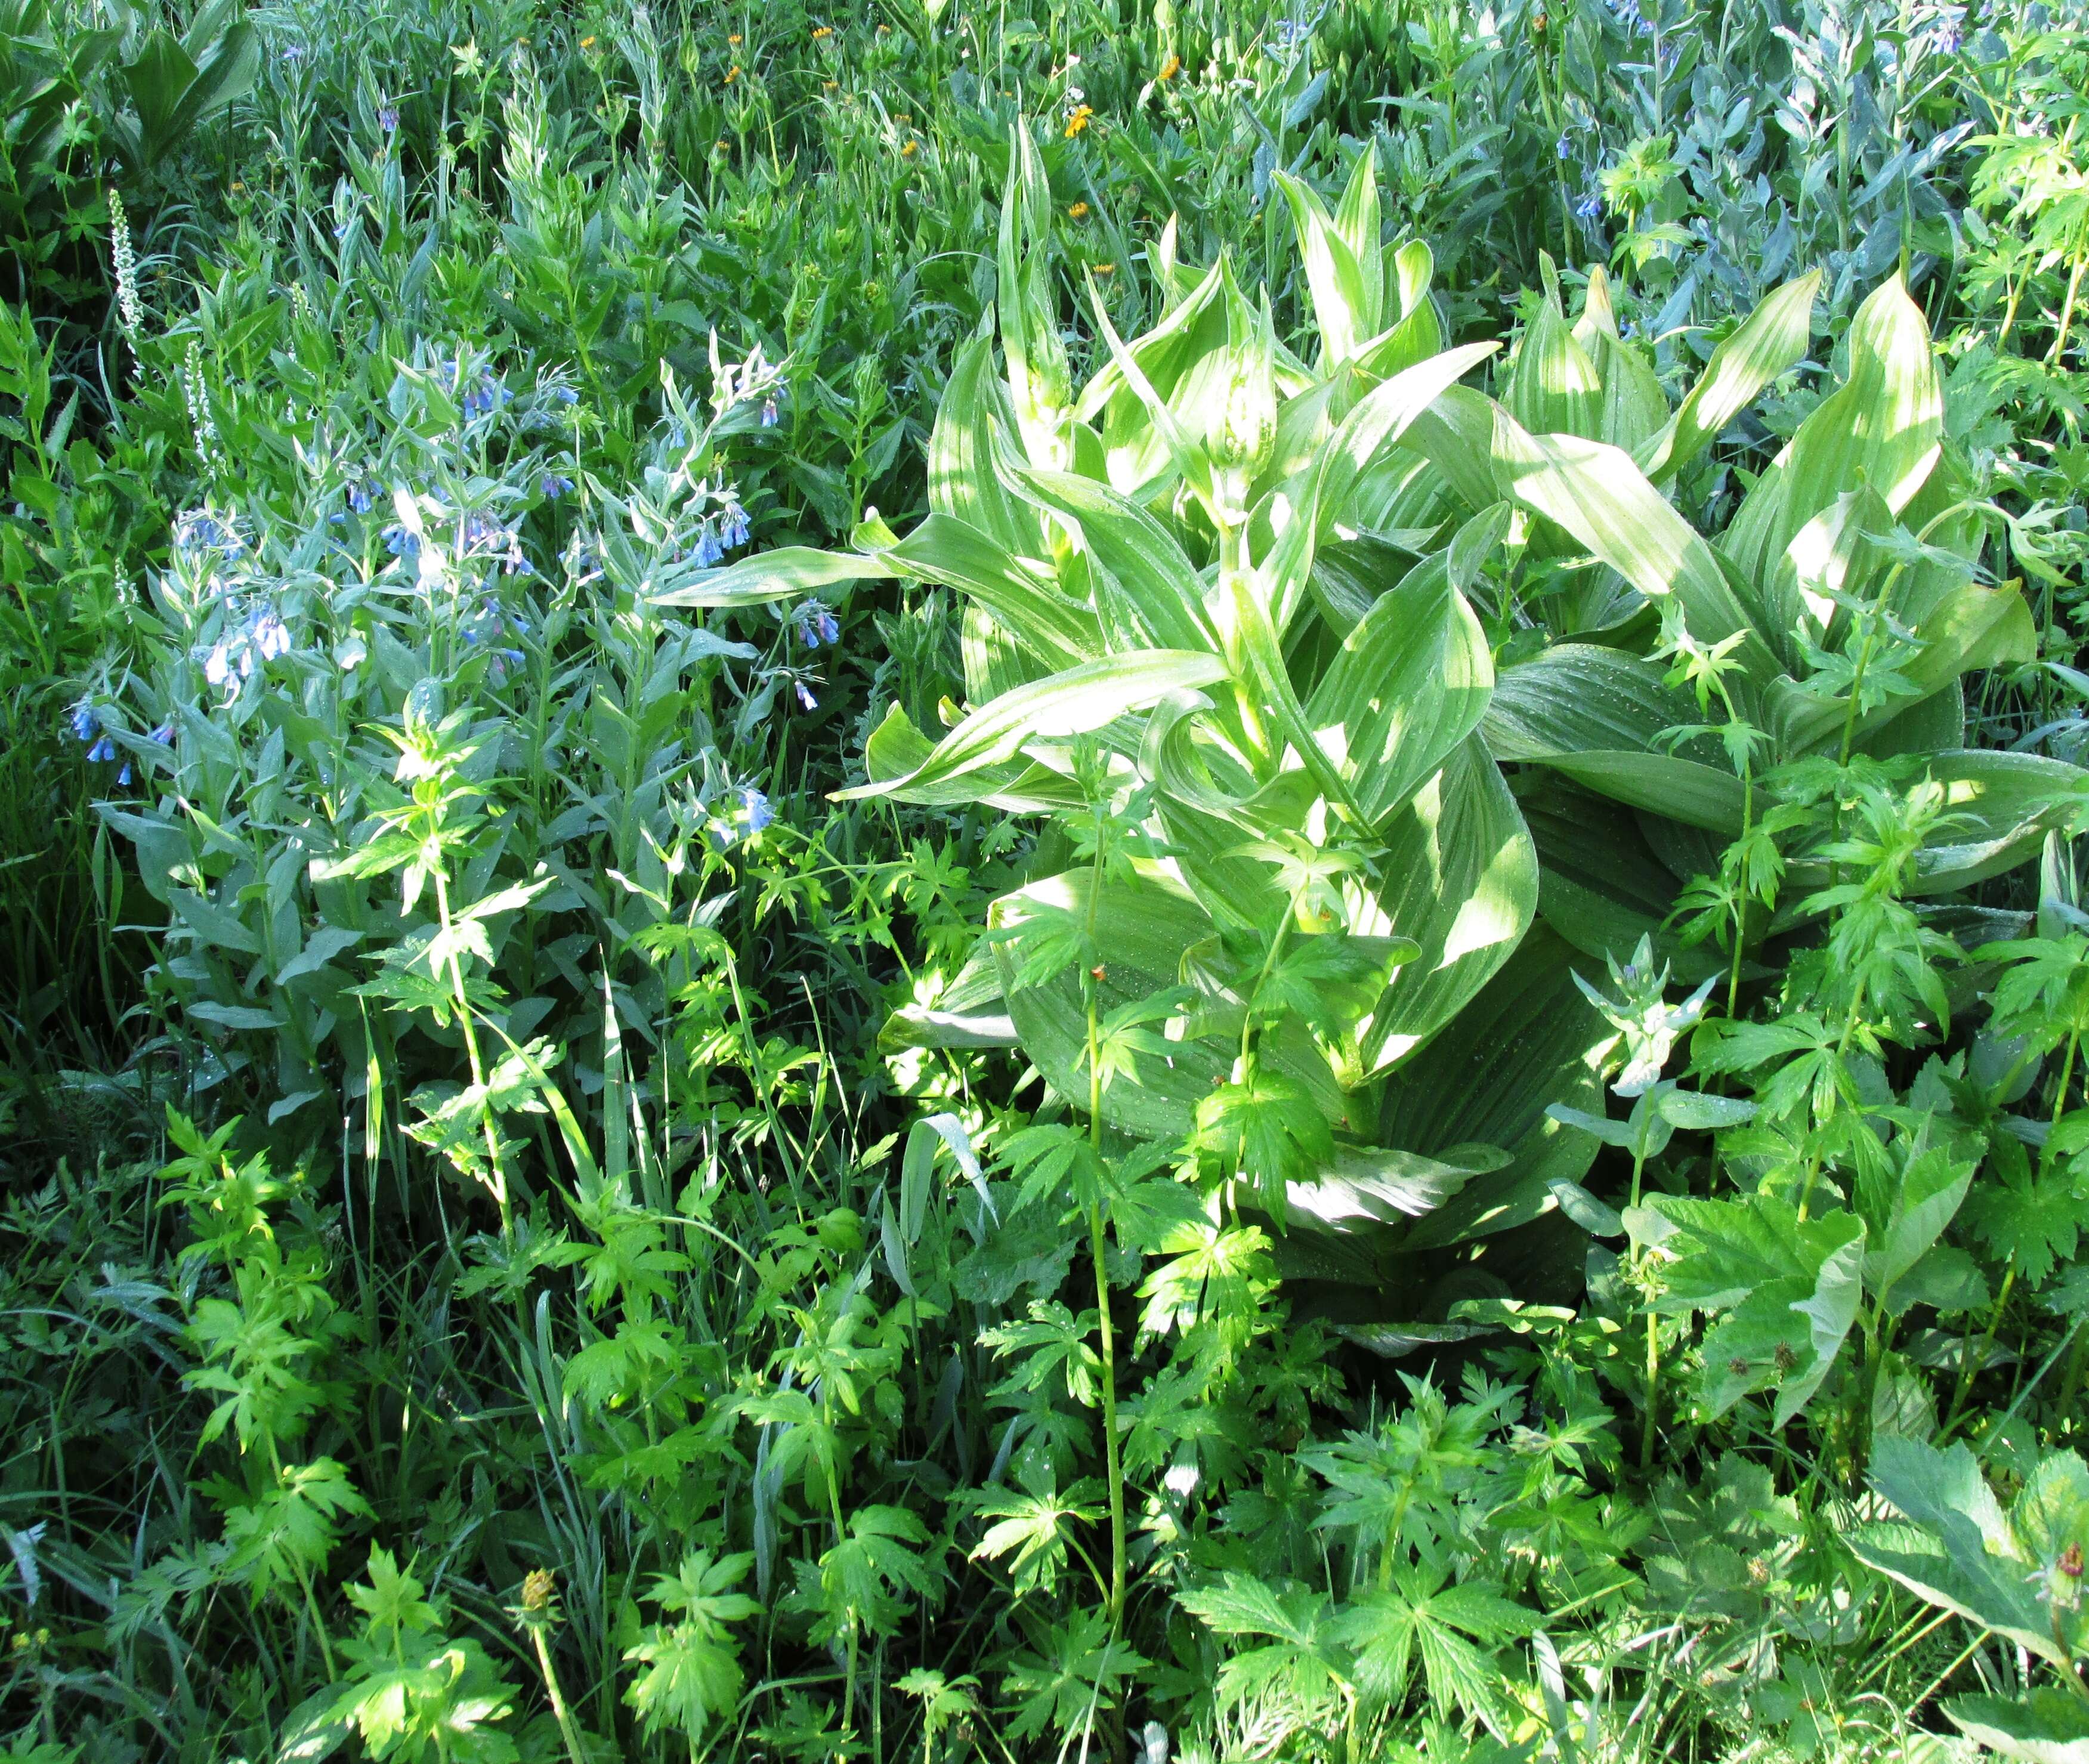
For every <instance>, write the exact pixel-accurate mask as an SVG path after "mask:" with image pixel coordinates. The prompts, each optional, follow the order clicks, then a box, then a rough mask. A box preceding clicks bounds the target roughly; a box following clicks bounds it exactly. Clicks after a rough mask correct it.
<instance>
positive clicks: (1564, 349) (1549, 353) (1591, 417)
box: [1502, 256, 1603, 440]
mask: <svg viewBox="0 0 2089 1764" xmlns="http://www.w3.org/2000/svg"><path fill="white" fill-rule="evenodd" d="M1541 262H1542V267H1543V269H1544V272H1545V281H1546V287H1545V291H1544V293H1543V294H1542V296H1541V297H1540V298H1539V299H1538V306H1537V309H1536V311H1534V312H1533V313H1532V315H1531V317H1530V322H1529V324H1527V325H1525V327H1524V333H1523V341H1522V342H1521V344H1519V345H1518V346H1517V349H1516V359H1515V361H1514V362H1513V363H1511V364H1510V367H1509V371H1508V375H1507V376H1506V384H1505V385H1504V386H1503V392H1502V402H1503V405H1505V406H1507V407H1508V410H1509V411H1510V413H1511V414H1512V415H1513V416H1514V417H1515V418H1516V421H1517V422H1518V423H1521V424H1522V425H1523V426H1524V427H1525V428H1526V429H1529V430H1532V431H1534V432H1536V433H1538V434H1540V435H1555V434H1556V435H1572V436H1583V437H1585V438H1586V439H1589V440H1594V439H1595V438H1596V436H1597V433H1598V413H1599V412H1600V411H1601V410H1602V394H1603V384H1602V376H1600V375H1599V374H1598V372H1597V371H1596V364H1595V363H1594V362H1593V361H1591V360H1590V359H1589V355H1588V352H1587V351H1586V350H1584V349H1583V348H1582V347H1581V344H1580V343H1579V342H1578V341H1576V339H1575V336H1574V333H1573V331H1572V329H1571V328H1569V326H1568V323H1567V316H1566V315H1565V314H1564V312H1562V311H1560V310H1559V277H1558V273H1557V272H1556V271H1555V269H1554V268H1553V267H1552V260H1551V258H1549V257H1542V256H1541Z"/></svg>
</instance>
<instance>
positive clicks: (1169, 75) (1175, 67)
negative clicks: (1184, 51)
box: [1160, 54, 1182, 79]
mask: <svg viewBox="0 0 2089 1764" xmlns="http://www.w3.org/2000/svg"><path fill="white" fill-rule="evenodd" d="M1181 72H1182V57H1181V56H1180V55H1175V54H1170V55H1169V58H1168V59H1167V60H1165V62H1162V63H1161V64H1160V77H1161V78H1162V79H1173V78H1174V77H1175V76H1176V75H1177V74H1179V73H1181Z"/></svg>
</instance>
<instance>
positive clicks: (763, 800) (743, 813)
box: [735, 784, 776, 838]
mask: <svg viewBox="0 0 2089 1764" xmlns="http://www.w3.org/2000/svg"><path fill="white" fill-rule="evenodd" d="M735 794H736V796H738V797H739V798H740V815H739V819H740V824H741V825H742V826H744V827H745V828H746V829H747V831H748V835H749V837H750V838H751V837H753V835H755V834H757V833H759V832H760V831H761V830H762V829H763V828H764V827H766V826H768V825H769V823H770V822H772V821H774V819H775V818H776V811H775V810H774V809H772V808H770V806H769V799H768V798H767V797H766V796H763V795H762V793H761V792H760V791H758V790H757V789H756V788H754V787H753V785H752V784H746V785H743V786H742V787H741V788H740V789H739V790H738V791H736V792H735Z"/></svg>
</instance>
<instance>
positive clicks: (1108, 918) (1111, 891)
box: [988, 869, 1349, 1140]
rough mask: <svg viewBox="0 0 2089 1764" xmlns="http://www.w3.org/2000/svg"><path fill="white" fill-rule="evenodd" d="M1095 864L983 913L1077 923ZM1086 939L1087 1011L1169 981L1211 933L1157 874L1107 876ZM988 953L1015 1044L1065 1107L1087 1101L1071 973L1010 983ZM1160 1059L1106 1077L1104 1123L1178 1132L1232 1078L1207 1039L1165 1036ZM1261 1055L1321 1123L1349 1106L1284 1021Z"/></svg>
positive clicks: (1006, 921)
mask: <svg viewBox="0 0 2089 1764" xmlns="http://www.w3.org/2000/svg"><path fill="white" fill-rule="evenodd" d="M1093 875H1094V873H1093V871H1092V870H1091V869H1076V870H1070V871H1068V872H1066V873H1065V874H1064V875H1060V876H1053V877H1049V878H1044V879H1042V880H1040V881H1037V882H1032V883H1030V884H1028V885H1027V886H1025V887H1023V888H1022V889H1020V890H1019V891H1016V892H1015V893H1014V894H1010V895H1003V896H1002V898H1001V899H998V900H997V901H996V902H995V903H993V908H991V910H990V911H989V916H988V923H989V927H990V928H991V929H994V930H996V931H1000V930H1003V929H1007V928H1009V927H1010V926H1012V925H1015V924H1017V923H1019V922H1020V921H1023V919H1025V918H1027V917H1030V916H1035V915H1037V914H1039V913H1057V914H1061V915H1064V916H1066V917H1067V918H1069V919H1070V920H1072V921H1075V922H1076V923H1078V924H1080V925H1085V924H1086V923H1087V911H1088V899H1089V891H1090V889H1091V887H1092V884H1093ZM1095 926H1096V931H1095V942H1096V947H1097V948H1098V949H1099V950H1100V951H1101V952H1102V954H1103V956H1104V960H1103V963H1102V967H1103V971H1104V972H1103V978H1102V980H1101V981H1100V982H1098V983H1097V985H1096V994H1097V1005H1098V1008H1099V1009H1100V1011H1102V1012H1103V1013H1104V1014H1105V1015H1107V1014H1108V1013H1109V1012H1110V1011H1115V1010H1117V1009H1118V1008H1119V1007H1121V1006H1124V1005H1126V1004H1130V1003H1133V1002H1139V1001H1143V1000H1144V999H1146V998H1149V997H1151V996H1152V994H1155V993H1158V992H1165V991H1168V990H1169V989H1171V988H1173V987H1174V986H1175V985H1177V983H1178V982H1179V981H1181V979H1182V959H1183V955H1184V953H1185V951H1187V950H1189V949H1190V946H1192V945H1194V944H1198V943H1201V942H1204V941H1205V940H1206V939H1208V938H1211V937H1212V935H1213V934H1214V927H1213V925H1212V921H1211V918H1210V916H1208V914H1207V913H1206V912H1205V911H1204V909H1203V908H1202V907H1201V906H1199V904H1198V903H1197V901H1196V899H1195V897H1194V896H1193V895H1190V893H1189V891H1187V890H1186V889H1184V888H1183V887H1182V886H1181V885H1180V884H1179V883H1177V882H1173V881H1171V880H1169V879H1167V878H1164V877H1161V876H1158V875H1140V876H1138V877H1135V878H1132V879H1130V880H1113V881H1112V882H1110V883H1109V884H1108V885H1107V886H1105V888H1104V890H1103V893H1102V898H1101V899H1100V902H1099V903H1097V904H1096V915H1095ZM994 959H995V962H996V964H997V968H998V969H999V972H1000V974H1001V978H1002V986H1003V989H1004V991H1005V995H1006V998H1007V1001H1008V1011H1009V1015H1010V1019H1012V1020H1013V1022H1014V1025H1015V1030H1016V1033H1017V1035H1018V1036H1019V1037H1020V1040H1021V1043H1022V1046H1023V1052H1024V1053H1025V1054H1027V1055H1028V1056H1029V1057H1030V1058H1031V1060H1032V1062H1035V1064H1036V1067H1037V1068H1038V1070H1039V1071H1041V1072H1042V1073H1044V1076H1045V1078H1046V1079H1048V1080H1049V1082H1050V1084H1052V1087H1053V1088H1054V1089H1055V1090H1057V1092H1059V1093H1060V1094H1061V1095H1062V1096H1063V1097H1066V1099H1067V1100H1068V1101H1070V1102H1071V1103H1073V1104H1074V1105H1075V1106H1077V1107H1079V1108H1081V1109H1086V1108H1087V1101H1088V1077H1087V1064H1086V1062H1087V1011H1086V1010H1085V1008H1084V1007H1083V1003H1082V997H1081V988H1080V976H1079V974H1078V973H1076V972H1072V971H1067V972H1062V973H1061V974H1060V975H1059V976H1057V978H1055V979H1053V981H1050V982H1049V984H1047V985H1038V986H1027V987H1023V988H1021V989H1017V987H1016V985H1015V981H1016V980H1017V978H1018V977H1019V976H1018V969H1017V957H1016V955H1015V953H1014V951H1012V950H1011V949H1010V946H1009V945H1008V943H1006V942H997V943H996V945H995V946H994ZM1170 1049H1171V1051H1170V1054H1169V1058H1166V1059H1165V1060H1162V1059H1152V1060H1145V1061H1142V1062H1140V1067H1139V1083H1137V1084H1113V1085H1111V1086H1110V1088H1109V1089H1108V1090H1106V1091H1105V1092H1104V1093H1103V1098H1102V1114H1103V1118H1104V1120H1105V1122H1107V1123H1108V1124H1109V1125H1110V1126H1111V1127H1116V1128H1117V1129H1119V1130H1120V1131H1124V1132H1126V1133H1129V1134H1131V1135H1134V1136H1135V1137H1136V1138H1139V1139H1152V1140H1179V1139H1182V1138H1183V1137H1185V1136H1186V1135H1188V1134H1189V1132H1190V1131H1191V1128H1192V1127H1193V1125H1194V1123H1195V1115H1196V1109H1197V1106H1198V1105H1199V1103H1201V1102H1203V1101H1204V1100H1205V1099H1206V1098H1207V1097H1209V1096H1210V1095H1211V1094H1212V1090H1213V1088H1215V1085H1216V1084H1224V1083H1225V1081H1226V1080H1227V1079H1228V1078H1229V1076H1230V1075H1231V1074H1232V1071H1233V1058H1234V1056H1235V1054H1237V1053H1238V1046H1237V1045H1229V1044H1227V1043H1225V1042H1221V1041H1190V1040H1184V1041H1179V1042H1171V1043H1170ZM1263 1058H1264V1060H1265V1062H1266V1063H1268V1064H1269V1065H1272V1066H1273V1067H1276V1069H1277V1070H1279V1071H1281V1072H1283V1073H1285V1074H1287V1075H1289V1077H1291V1078H1292V1079H1295V1080H1296V1081H1297V1082H1298V1083H1299V1084H1302V1086H1303V1087H1304V1088H1306V1092H1308V1093H1309V1094H1310V1096H1311V1097H1313V1099H1314V1105H1315V1108H1316V1109H1317V1110H1318V1111H1319V1114H1321V1115H1323V1117H1325V1118H1327V1119H1328V1120H1330V1121H1336V1120H1340V1118H1342V1117H1343V1116H1344V1115H1345V1114H1346V1113H1347V1112H1348V1109H1349V1102H1348V1100H1347V1098H1346V1097H1345V1096H1344V1095H1343V1093H1342V1092H1341V1090H1340V1087H1339V1086H1338V1085H1337V1084H1336V1082H1335V1078H1334V1074H1333V1072H1332V1071H1331V1070H1330V1069H1329V1067H1328V1062H1327V1060H1326V1059H1325V1058H1324V1057H1323V1055H1322V1054H1320V1052H1319V1049H1317V1048H1316V1047H1315V1045H1313V1042H1312V1040H1311V1037H1310V1036H1308V1035H1307V1034H1306V1031H1305V1029H1304V1028H1303V1027H1302V1025H1300V1024H1298V1023H1296V1022H1295V1021H1293V1022H1287V1023H1286V1024H1282V1025H1280V1027H1279V1028H1278V1029H1277V1031H1276V1032H1275V1034H1274V1035H1273V1036H1270V1037H1265V1038H1264V1041H1263Z"/></svg>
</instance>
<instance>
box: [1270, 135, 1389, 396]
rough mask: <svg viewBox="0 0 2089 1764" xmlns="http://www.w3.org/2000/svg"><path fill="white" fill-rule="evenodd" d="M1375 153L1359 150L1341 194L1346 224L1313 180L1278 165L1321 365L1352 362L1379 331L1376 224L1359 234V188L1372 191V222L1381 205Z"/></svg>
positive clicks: (1381, 298) (1362, 198)
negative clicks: (1349, 214) (1349, 217)
mask: <svg viewBox="0 0 2089 1764" xmlns="http://www.w3.org/2000/svg"><path fill="white" fill-rule="evenodd" d="M1371 157H1372V156H1371V154H1369V153H1362V154H1360V155H1358V159H1357V164H1356V168H1355V170H1354V171H1353V173H1352V174H1351V175H1350V178H1349V191H1348V193H1347V194H1346V195H1345V196H1344V198H1343V207H1344V208H1345V210H1353V214H1354V218H1353V221H1352V223H1351V225H1350V226H1349V227H1348V228H1345V227H1342V226H1340V225H1337V224H1336V221H1335V219H1334V217H1332V216H1331V215H1330V214H1329V213H1328V210H1327V207H1326V205H1325V204H1323V202H1322V201H1321V200H1320V198H1319V195H1317V194H1316V193H1315V191H1314V190H1313V189H1312V187H1310V185H1308V184H1306V183H1304V182H1302V181H1301V180H1300V179H1298V178H1294V177H1293V176H1292V175H1291V174H1289V172H1285V171H1278V172H1276V174H1274V177H1275V182H1276V187H1277V188H1278V189H1280V190H1281V191H1283V192H1284V198H1285V201H1286V202H1287V203H1289V205H1290V208H1291V220H1292V225H1293V228H1294V229H1295V230H1296V231H1297V234H1298V255H1299V258H1300V260H1301V261H1302V263H1303V264H1304V266H1305V270H1306V287H1307V289H1308V290H1309V291H1310V294H1311V295H1312V299H1313V316H1314V318H1315V320H1316V321H1317V323H1318V324H1319V328H1320V347H1321V356H1322V362H1323V368H1324V367H1334V366H1335V365H1336V364H1337V363H1341V362H1345V361H1348V360H1349V358H1351V357H1352V356H1353V355H1354V354H1356V353H1357V349H1358V345H1359V344H1360V343H1361V342H1362V341H1363V340H1364V339H1365V338H1366V337H1374V336H1375V335H1376V334H1377V333H1378V328H1379V317H1380V315H1381V314H1382V312H1383V307H1384V298H1385V296H1384V284H1383V280H1382V277H1381V275H1380V272H1379V261H1378V230H1377V228H1376V226H1375V225H1372V226H1371V237H1370V238H1369V240H1368V242H1361V238H1360V235H1361V233H1362V216H1363V211H1364V209H1365V207H1366V198H1365V196H1364V195H1362V194H1361V192H1362V191H1368V192H1369V193H1370V194H1369V199H1368V207H1369V208H1370V210H1371V212H1372V218H1373V220H1374V221H1375V211H1376V208H1377V206H1378V204H1377V200H1376V196H1377V185H1376V183H1375V181H1373V179H1372V168H1371Z"/></svg>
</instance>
